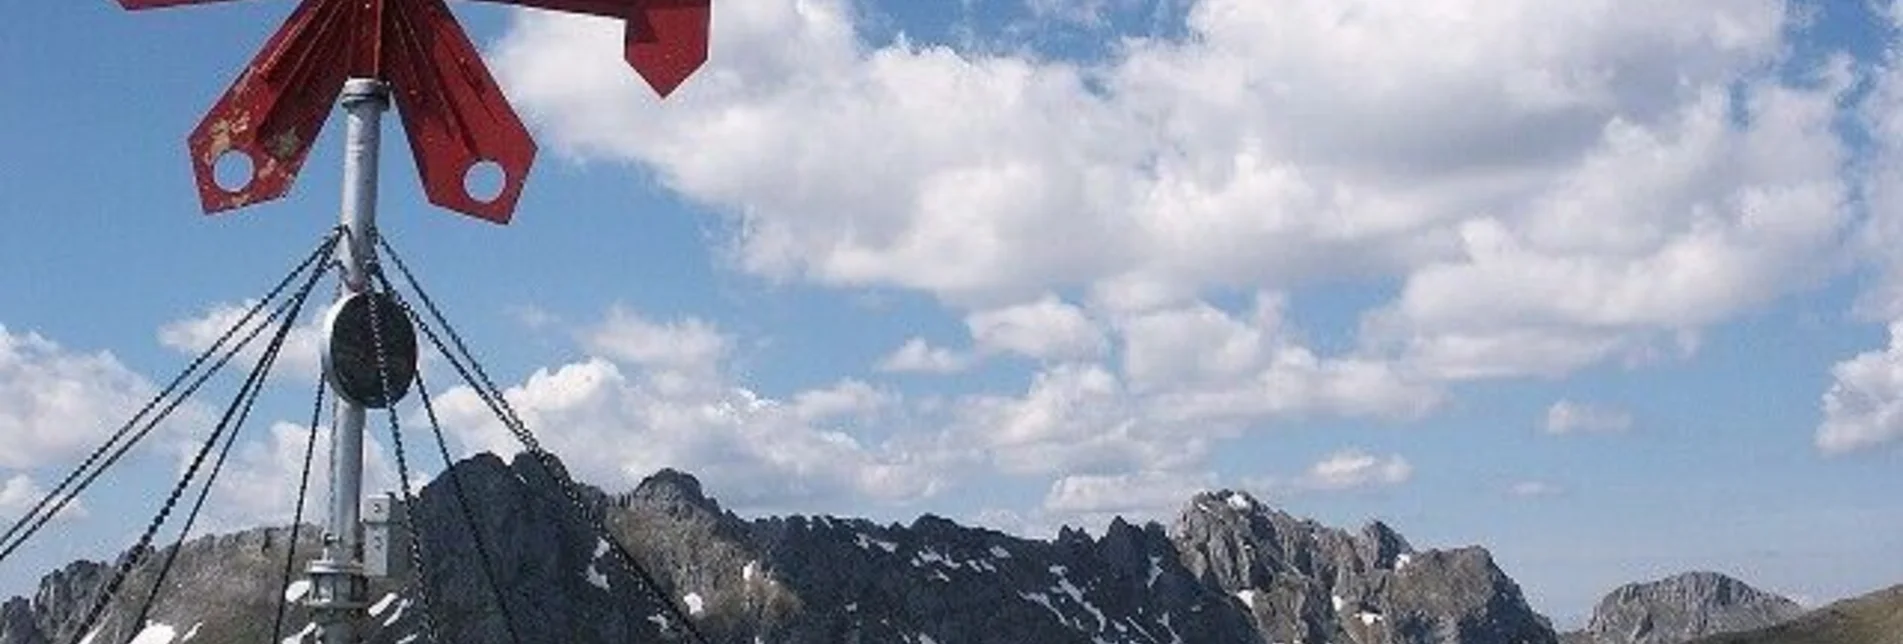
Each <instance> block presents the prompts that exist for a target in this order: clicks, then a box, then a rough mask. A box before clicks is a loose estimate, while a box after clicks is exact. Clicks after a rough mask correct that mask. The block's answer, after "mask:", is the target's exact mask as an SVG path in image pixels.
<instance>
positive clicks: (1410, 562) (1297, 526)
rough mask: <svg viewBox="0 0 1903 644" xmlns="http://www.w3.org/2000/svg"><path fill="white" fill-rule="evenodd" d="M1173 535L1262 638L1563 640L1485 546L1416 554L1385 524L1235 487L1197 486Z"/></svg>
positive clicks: (1187, 558) (1206, 580)
mask: <svg viewBox="0 0 1903 644" xmlns="http://www.w3.org/2000/svg"><path fill="white" fill-rule="evenodd" d="M1173 537H1174V539H1175V542H1176V547H1177V550H1178V551H1179V552H1181V553H1182V555H1183V561H1184V565H1185V566H1186V567H1187V569H1188V570H1190V571H1191V573H1192V574H1193V575H1194V576H1195V577H1196V578H1197V580H1198V581H1199V582H1201V583H1203V584H1206V585H1212V586H1215V587H1219V588H1221V589H1223V591H1224V592H1225V594H1229V595H1232V596H1234V597H1236V598H1237V599H1238V600H1239V601H1240V603H1241V604H1242V607H1243V608H1244V609H1245V610H1246V611H1247V613H1248V614H1249V616H1250V618H1251V621H1252V622H1253V625H1254V626H1255V630H1257V631H1258V632H1259V633H1260V634H1261V636H1262V637H1263V638H1264V639H1265V640H1266V641H1272V642H1362V643H1374V642H1380V643H1388V642H1526V643H1534V642H1540V643H1545V642H1554V641H1556V639H1555V636H1554V635H1553V631H1552V628H1551V627H1550V626H1549V625H1547V624H1546V622H1545V620H1543V619H1542V618H1540V617H1539V615H1538V614H1536V613H1534V612H1533V610H1532V608H1530V607H1529V606H1527V604H1526V601H1525V599H1524V598H1523V597H1522V596H1521V594H1520V589H1519V586H1518V585H1517V584H1515V583H1514V582H1513V580H1512V579H1510V578H1508V577H1507V576H1506V574H1505V573H1503V572H1501V571H1500V569H1499V567H1497V566H1495V565H1494V563H1493V559H1492V557H1491V556H1489V555H1488V554H1487V552H1486V551H1485V550H1483V549H1480V548H1463V549H1458V550H1450V551H1438V550H1430V551H1426V552H1416V551H1415V550H1414V549H1413V548H1412V547H1411V546H1409V545H1408V543H1407V541H1406V540H1405V539H1403V538H1402V537H1401V536H1400V535H1399V534H1398V533H1396V532H1394V530H1393V529H1391V528H1389V527H1388V526H1387V525H1385V524H1382V523H1379V522H1375V523H1371V524H1369V525H1367V526H1366V527H1364V528H1362V530H1361V532H1360V534H1359V535H1354V534H1350V533H1348V532H1346V531H1342V530H1337V529H1333V528H1327V527H1324V526H1321V525H1319V524H1317V523H1315V522H1313V521H1306V520H1300V519H1296V518H1295V517H1292V516H1289V515H1288V514H1285V513H1283V512H1280V511H1277V510H1273V509H1269V508H1265V507H1262V506H1261V505H1260V504H1259V503H1257V502H1256V501H1255V499H1253V498H1251V497H1249V496H1247V495H1244V494H1240V493H1235V492H1219V493H1214V494H1202V495H1198V496H1197V497H1196V498H1195V499H1193V500H1192V501H1191V503H1190V505H1189V507H1187V508H1185V509H1184V511H1183V513H1182V515H1181V516H1180V517H1179V518H1178V519H1177V522H1176V527H1175V529H1174V530H1173Z"/></svg>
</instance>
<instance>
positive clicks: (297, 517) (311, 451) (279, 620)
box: [270, 373, 330, 642]
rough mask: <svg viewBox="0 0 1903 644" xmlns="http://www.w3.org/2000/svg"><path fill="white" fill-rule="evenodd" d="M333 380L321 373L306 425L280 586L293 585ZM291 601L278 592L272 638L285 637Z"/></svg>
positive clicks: (278, 639) (272, 639)
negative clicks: (319, 431)
mask: <svg viewBox="0 0 1903 644" xmlns="http://www.w3.org/2000/svg"><path fill="white" fill-rule="evenodd" d="M329 384H330V381H329V380H328V379H326V378H325V377H324V374H321V373H320V374H318V375H317V396H316V397H315V398H314V399H312V401H311V422H310V424H309V425H306V426H305V427H306V429H308V430H309V432H310V437H309V438H307V439H305V442H304V471H303V472H302V473H300V474H299V475H298V479H297V509H296V510H295V511H293V512H292V514H291V541H290V543H289V544H288V545H286V546H285V547H284V577H283V580H282V581H280V582H279V583H278V587H279V588H290V586H291V570H292V569H293V568H295V567H296V566H297V537H298V532H299V531H300V530H302V529H303V527H304V497H305V496H306V495H307V494H309V493H310V485H311V460H312V459H311V457H312V456H314V455H316V453H317V423H319V422H322V421H323V414H324V394H325V391H324V390H325V388H326V386H327V385H329ZM288 603H290V600H288V599H286V598H285V596H284V593H281V592H280V593H278V610H277V617H276V618H274V619H273V620H272V621H271V639H270V641H272V642H282V641H284V608H285V605H286V604H288Z"/></svg>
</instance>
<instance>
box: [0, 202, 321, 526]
mask: <svg viewBox="0 0 1903 644" xmlns="http://www.w3.org/2000/svg"><path fill="white" fill-rule="evenodd" d="M341 230H342V229H341V228H338V229H334V230H332V231H331V233H330V234H329V235H326V236H325V237H324V240H323V242H322V243H320V244H318V246H317V248H316V249H315V250H313V251H311V253H310V255H307V256H305V258H304V261H302V262H299V263H298V264H297V266H296V267H295V268H293V269H291V272H290V273H288V274H286V275H285V276H284V279H281V280H279V281H278V283H277V285H275V286H273V287H271V289H270V290H269V291H267V292H266V293H265V295H264V297H263V298H261V299H259V300H258V301H257V302H256V303H254V304H252V305H251V308H250V309H249V310H247V311H245V313H244V315H243V316H241V317H239V319H238V321H237V322H236V323H234V324H232V325H231V326H230V327H228V328H226V329H225V331H224V333H222V334H220V335H219V336H218V339H217V340H216V341H214V342H213V343H212V345H211V346H210V347H207V348H206V349H205V350H204V351H202V352H200V353H199V354H198V356H197V357H196V358H194V359H193V360H192V362H191V364H190V365H189V366H187V367H186V368H185V370H183V371H180V372H179V374H178V375H177V376H176V377H174V378H172V381H171V382H170V383H168V384H166V385H165V388H164V389H162V390H160V391H159V393H158V394H156V395H154V396H153V397H152V398H151V399H150V400H148V401H146V403H145V405H144V406H143V407H140V408H139V411H138V412H136V413H134V414H133V415H132V418H130V419H128V420H127V421H126V422H125V424H124V425H121V426H120V427H119V429H118V430H117V431H115V432H113V434H112V436H111V437H110V438H108V439H107V440H106V442H105V443H104V444H101V445H100V446H99V448H98V449H95V450H93V452H92V454H90V455H88V456H87V457H86V460H85V461H83V462H81V463H80V465H79V467H77V468H74V469H73V471H72V472H70V473H68V474H67V475H66V477H65V479H63V480H61V481H60V482H59V485H55V486H53V489H52V490H50V491H48V492H47V493H46V496H44V497H41V498H40V500H39V502H38V503H36V504H34V506H33V509H31V510H28V511H27V512H26V514H23V515H20V518H19V519H17V520H15V521H14V523H13V525H12V526H11V527H9V528H7V531H6V534H5V536H0V543H5V544H7V546H6V548H5V549H4V550H0V562H5V561H6V559H7V557H9V556H11V555H12V554H13V552H14V551H15V550H17V549H19V547H20V546H21V545H22V544H24V543H25V542H26V540H27V539H30V538H32V536H33V535H34V534H35V533H37V532H39V530H40V528H41V527H42V526H44V525H46V522H47V521H49V520H51V519H52V517H53V516H55V515H57V514H58V513H59V511H60V510H63V509H65V507H66V505H67V504H68V503H71V502H72V500H73V499H75V498H77V497H78V496H79V493H80V492H82V491H84V490H85V488H86V487H87V486H90V485H91V484H92V482H93V480H94V479H96V478H98V476H99V474H100V473H101V472H104V471H105V470H106V468H109V467H112V466H113V465H114V464H115V463H117V462H118V460H119V458H120V457H122V456H123V455H124V454H125V452H126V451H127V450H130V449H131V447H132V445H133V444H136V443H138V442H139V441H140V440H144V438H145V436H146V434H148V433H150V432H151V431H152V429H153V428H154V427H157V426H158V424H159V422H160V421H163V420H164V419H165V418H166V417H167V416H170V415H171V413H172V411H173V410H175V409H177V408H178V406H179V404H180V403H182V402H184V401H185V399H187V398H190V397H191V396H192V394H194V393H197V391H198V389H199V387H200V386H202V385H204V384H205V381H206V380H209V379H210V378H211V376H212V374H214V373H217V371H218V370H219V369H222V368H224V366H225V364H226V363H227V362H229V361H230V360H231V358H232V356H235V355H236V354H237V353H238V351H240V350H242V349H243V347H244V346H245V345H249V344H250V343H251V341H252V340H253V339H256V338H257V336H258V334H259V333H262V332H263V330H264V326H263V325H259V326H256V327H252V328H251V331H250V333H248V334H247V335H246V336H245V337H244V338H243V339H242V340H241V341H240V343H239V345H238V346H235V347H232V348H231V349H230V350H228V351H226V352H225V354H224V355H223V356H222V357H220V358H219V359H218V361H217V362H216V363H214V364H213V365H212V366H211V367H210V368H209V369H208V370H206V371H205V373H203V374H200V375H199V377H198V379H197V380H195V381H193V382H192V384H191V385H190V386H188V387H187V388H186V389H185V391H184V392H183V393H178V394H177V398H176V399H175V400H173V401H172V402H171V403H170V404H168V405H166V407H165V408H164V409H162V410H160V411H159V413H158V416H157V417H155V418H152V419H150V420H149V422H147V423H146V425H145V428H144V429H142V430H140V431H139V432H138V434H137V435H135V436H133V437H132V438H131V440H130V441H128V442H127V443H125V444H124V445H119V446H118V449H117V450H116V451H114V446H115V445H118V444H119V442H120V441H121V440H122V439H124V438H125V436H126V433H127V432H129V431H131V430H132V428H134V427H136V426H138V425H139V424H140V421H141V420H142V419H145V418H146V415H147V414H149V413H151V412H152V409H153V408H154V407H157V406H158V405H159V403H161V402H163V401H164V400H165V399H166V398H168V397H172V396H173V395H174V394H175V393H177V392H178V386H179V385H180V384H181V383H183V382H185V381H186V380H187V379H189V378H191V377H192V374H193V373H194V372H196V371H198V369H199V368H200V367H203V366H204V364H205V361H206V360H209V359H210V358H211V356H213V355H216V354H217V353H218V351H219V349H220V348H222V347H224V345H225V344H226V343H227V342H230V341H231V338H232V337H233V336H235V335H237V333H238V330H239V329H242V328H245V327H246V326H247V325H249V324H250V323H251V320H252V319H253V318H255V317H257V314H258V312H259V311H261V310H263V309H264V308H265V306H266V305H268V304H270V303H271V301H272V300H276V299H277V298H278V296H279V295H281V294H283V292H284V289H285V288H286V287H288V286H289V285H290V284H291V283H292V282H294V281H296V279H297V276H298V275H300V274H303V273H304V271H307V270H310V267H311V264H313V263H316V262H317V261H318V260H320V259H321V258H322V257H323V256H324V255H326V254H328V253H330V252H331V251H332V250H333V249H335V248H336V246H337V241H338V239H339V237H340V234H341V233H340V232H339V231H341ZM108 451H113V454H112V455H111V456H110V457H108V458H107V460H106V462H105V463H104V464H101V465H99V467H98V469H97V470H93V471H92V473H91V474H89V475H88V474H86V472H87V471H88V470H89V469H91V468H92V467H93V465H94V464H96V463H98V462H99V459H100V457H101V456H103V455H105V454H106V452H108ZM82 475H85V477H86V478H85V480H84V481H81V482H80V483H79V484H78V487H77V488H74V489H71V490H68V488H69V487H71V486H72V485H73V482H74V480H76V479H79V478H80V477H81V476H82ZM63 493H64V496H63V497H62V494H63ZM55 497H61V500H60V501H59V502H58V503H54V502H53V499H54V498H55ZM49 504H51V505H52V507H51V509H48V505H49ZM29 523H30V524H31V526H30V527H26V528H25V532H22V531H21V530H22V527H23V526H28V525H29ZM16 537H17V539H16Z"/></svg>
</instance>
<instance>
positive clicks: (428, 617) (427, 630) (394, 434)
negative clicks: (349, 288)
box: [364, 228, 441, 643]
mask: <svg viewBox="0 0 1903 644" xmlns="http://www.w3.org/2000/svg"><path fill="white" fill-rule="evenodd" d="M369 235H370V238H371V239H375V240H378V241H381V240H382V237H383V236H382V235H381V234H379V233H378V232H377V230H376V229H375V228H371V229H370V232H369ZM364 269H365V270H366V271H368V272H369V273H370V274H372V275H379V274H381V273H382V270H381V269H379V268H378V267H377V265H376V263H375V260H374V256H373V258H372V260H371V261H370V262H367V263H366V265H365V266H364ZM366 286H368V285H366ZM384 291H385V293H386V294H387V293H388V291H389V289H388V288H387V287H386V288H385V289H384ZM364 292H365V293H366V294H367V295H369V296H371V297H370V299H369V301H368V307H367V308H369V310H370V343H371V345H370V346H371V348H372V350H371V353H373V354H375V355H376V363H377V381H378V383H379V384H381V385H382V389H383V405H384V412H385V413H384V417H386V418H388V419H389V425H390V442H391V445H392V447H394V448H395V453H396V468H397V478H399V479H400V480H401V488H402V490H403V504H404V507H405V508H407V509H408V510H409V511H406V512H404V513H403V522H404V524H405V526H406V527H407V528H408V529H409V531H410V548H409V550H410V565H411V567H412V568H414V569H415V571H416V574H415V576H414V577H412V578H411V584H413V587H414V588H415V590H416V593H417V600H418V601H420V602H422V604H423V606H422V608H423V634H424V637H425V638H426V639H427V640H428V641H430V642H432V643H434V642H440V641H441V639H440V638H439V637H438V630H437V624H436V614H435V611H433V610H431V605H432V602H431V601H430V596H429V580H428V576H429V574H428V569H427V568H425V562H424V561H423V533H422V532H421V531H419V530H417V529H416V514H415V512H414V511H415V509H416V495H415V494H414V493H412V491H411V489H410V465H409V459H408V457H406V456H405V455H404V452H403V431H402V428H401V427H400V425H399V423H398V422H397V417H396V391H395V390H394V389H392V388H391V386H390V367H389V359H388V352H387V351H385V349H387V348H388V347H386V346H385V345H384V341H383V339H384V338H383V320H382V317H383V315H382V313H381V311H380V310H379V309H381V308H383V307H382V306H380V304H381V303H380V302H378V301H377V300H376V299H375V295H376V294H377V293H376V291H374V290H370V289H366V290H365V291H364Z"/></svg>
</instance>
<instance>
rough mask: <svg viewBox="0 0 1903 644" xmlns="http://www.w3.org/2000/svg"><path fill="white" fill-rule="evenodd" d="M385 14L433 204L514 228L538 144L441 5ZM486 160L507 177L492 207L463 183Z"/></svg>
mask: <svg viewBox="0 0 1903 644" xmlns="http://www.w3.org/2000/svg"><path fill="white" fill-rule="evenodd" d="M387 10H388V11H390V15H389V16H388V20H386V21H385V22H384V37H383V40H384V71H385V72H386V73H387V74H388V75H389V80H390V82H391V85H392V86H393V87H394V90H395V93H396V103H397V109H398V110H399V111H401V112H402V114H403V129H404V130H405V131H406V133H407V134H408V135H409V139H410V151H411V152H412V153H413V154H414V155H415V157H416V167H417V170H418V171H419V172H421V173H422V175H423V190H424V192H425V193H426V194H428V195H429V200H430V203H433V204H436V205H438V206H442V207H444V208H448V209H450V210H454V211H457V212H460V213H464V214H467V215H470V216H473V217H477V218H480V219H484V220H488V221H491V222H495V223H498V224H506V223H509V219H510V217H511V216H512V215H513V214H514V212H515V204H516V200H517V199H519V198H520V197H521V196H522V185H523V183H524V182H525V181H526V180H527V179H528V175H529V167H530V166H531V165H533V164H534V161H535V141H534V140H533V139H531V138H529V132H528V129H527V128H525V127H523V126H522V121H521V119H520V118H517V117H516V114H515V110H513V109H512V108H510V107H509V101H508V99H506V98H504V97H503V95H502V89H501V88H499V87H497V86H496V82H495V79H494V78H491V77H490V76H489V70H488V68H487V67H486V66H484V65H483V64H482V58H481V57H480V56H479V55H478V54H477V52H476V47H475V45H473V44H471V43H470V42H469V37H468V36H467V35H465V34H464V33H463V30H462V27H461V26H459V25H457V24H456V21H455V20H454V19H453V18H452V17H451V16H450V13H449V8H448V7H446V6H444V5H443V0H406V1H404V2H392V3H390V4H389V5H387ZM483 161H489V162H493V163H495V164H496V165H498V166H500V167H501V169H502V174H503V185H502V190H501V193H500V194H498V195H496V196H495V197H494V198H493V199H491V200H489V201H483V200H481V199H478V198H476V197H473V196H471V195H470V194H469V192H468V191H467V190H466V189H465V183H464V180H465V178H466V177H467V175H468V173H469V171H470V169H471V168H473V167H475V166H476V164H478V163H481V162H483Z"/></svg>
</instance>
